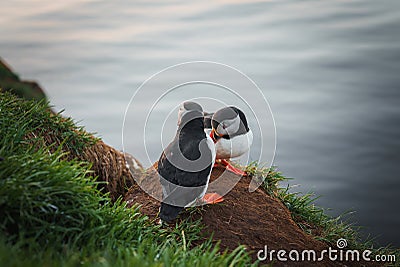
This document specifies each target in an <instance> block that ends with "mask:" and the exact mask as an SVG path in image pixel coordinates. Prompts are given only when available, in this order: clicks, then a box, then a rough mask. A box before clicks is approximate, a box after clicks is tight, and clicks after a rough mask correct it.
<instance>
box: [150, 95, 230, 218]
mask: <svg viewBox="0 0 400 267" xmlns="http://www.w3.org/2000/svg"><path fill="white" fill-rule="evenodd" d="M214 163H215V145H214V142H213V140H212V139H211V138H210V137H209V136H208V135H207V134H206V133H205V132H204V116H203V109H202V107H201V106H200V105H199V104H197V103H195V102H189V101H187V102H184V103H182V104H181V105H180V108H179V112H178V130H177V133H176V135H175V138H174V140H173V141H172V142H171V143H170V144H169V145H168V146H167V148H165V150H164V151H163V153H162V154H161V157H160V159H159V161H158V174H159V177H160V182H161V186H162V193H163V200H162V202H161V207H160V213H159V217H160V219H161V221H164V222H169V221H172V220H174V219H175V218H176V217H177V216H178V214H179V213H180V212H181V211H182V210H183V209H184V208H185V207H190V206H192V205H193V204H195V203H196V202H197V201H202V202H204V203H207V204H214V203H218V202H221V201H223V198H222V197H221V196H220V195H218V194H216V193H208V194H205V193H206V191H207V188H208V183H209V181H210V176H211V170H212V167H213V165H214Z"/></svg>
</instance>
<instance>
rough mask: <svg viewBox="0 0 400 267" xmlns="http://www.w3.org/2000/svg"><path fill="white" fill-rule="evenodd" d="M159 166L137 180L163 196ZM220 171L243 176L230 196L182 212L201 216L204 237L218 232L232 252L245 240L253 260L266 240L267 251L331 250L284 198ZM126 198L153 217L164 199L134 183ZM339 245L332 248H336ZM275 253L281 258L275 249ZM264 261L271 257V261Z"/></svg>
mask: <svg viewBox="0 0 400 267" xmlns="http://www.w3.org/2000/svg"><path fill="white" fill-rule="evenodd" d="M155 167H156V165H155V166H153V167H152V168H149V169H148V170H147V171H146V172H145V174H144V175H143V176H142V177H141V178H140V179H139V180H138V183H139V184H141V185H142V186H145V188H147V189H149V190H148V191H151V192H152V193H155V194H156V195H157V194H158V195H159V194H160V193H161V190H160V184H159V178H158V176H157V172H156V168H155ZM221 174H223V175H226V177H227V178H228V179H229V178H231V180H233V181H238V183H237V184H236V186H235V187H234V188H233V190H232V191H230V192H229V193H228V194H227V195H225V196H224V199H225V201H224V202H222V203H219V204H215V205H207V206H204V207H202V208H199V209H198V212H196V213H194V215H193V213H189V212H184V213H182V214H181V215H180V217H181V218H186V217H188V216H192V217H193V219H201V222H202V224H203V225H204V229H203V231H202V233H203V234H204V240H206V239H208V238H209V237H210V236H211V235H212V234H213V241H214V242H220V247H221V249H222V250H224V249H228V250H230V251H231V250H234V249H235V248H236V247H237V246H238V245H244V246H245V247H246V249H247V250H248V251H249V252H250V253H251V256H252V258H253V259H254V260H256V259H257V254H256V253H257V252H258V251H259V250H260V249H263V248H264V246H265V245H267V246H268V251H271V250H275V251H278V250H280V249H284V250H286V251H290V250H292V249H295V250H297V251H300V253H301V251H303V250H306V249H313V250H315V251H318V252H321V251H322V250H324V249H328V245H327V244H326V243H323V242H321V241H318V240H316V239H314V238H313V237H312V236H310V235H308V234H306V233H305V232H304V231H302V230H301V229H300V228H299V227H298V225H297V224H296V223H295V222H294V221H293V219H292V217H291V214H290V212H289V210H288V209H287V208H286V206H285V205H283V203H282V202H281V201H279V200H277V199H275V198H272V197H271V196H269V195H268V194H266V193H265V192H264V191H263V190H262V189H257V190H256V191H254V192H252V193H250V192H249V189H248V186H249V183H250V180H251V179H250V178H249V177H243V178H242V179H238V176H236V175H235V174H232V173H227V172H224V169H223V167H216V168H214V169H213V172H212V177H211V181H215V180H216V179H218V178H219V177H220V176H221ZM208 192H217V193H220V192H219V191H218V186H217V187H216V186H211V187H210V188H209V190H208ZM159 196H160V195H159ZM124 200H125V201H126V202H127V203H128V206H132V205H133V204H135V203H139V204H140V205H141V207H140V210H141V212H142V213H144V214H146V215H148V216H149V218H150V220H153V219H154V220H155V219H156V217H157V213H158V209H159V206H160V203H159V202H158V201H157V200H156V199H154V198H153V197H151V196H149V194H147V193H146V192H144V191H143V190H142V189H141V187H139V186H138V185H135V186H133V187H131V188H130V190H129V191H128V193H127V194H126V195H125V198H124ZM178 220H179V219H178ZM200 242H201V241H199V243H200ZM335 248H336V247H332V249H335ZM317 255H319V254H317ZM286 257H287V254H286ZM273 258H274V259H276V252H275V254H274V257H273ZM325 258H327V257H325ZM262 263H265V264H267V263H270V262H269V261H268V260H266V261H263V262H262ZM273 266H361V265H360V263H356V264H354V265H352V264H348V263H346V264H342V263H340V262H331V261H329V260H327V259H325V260H324V261H322V262H274V264H273Z"/></svg>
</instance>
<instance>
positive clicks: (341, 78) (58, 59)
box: [0, 0, 400, 247]
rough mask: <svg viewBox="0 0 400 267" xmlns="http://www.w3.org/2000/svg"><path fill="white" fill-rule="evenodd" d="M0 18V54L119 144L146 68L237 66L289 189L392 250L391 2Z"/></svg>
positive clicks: (85, 9) (399, 183) (397, 22)
mask: <svg viewBox="0 0 400 267" xmlns="http://www.w3.org/2000/svg"><path fill="white" fill-rule="evenodd" d="M1 10H2V15H1V16H0V36H1V38H0V56H1V57H3V58H4V59H5V60H6V61H7V62H8V63H9V64H10V65H11V66H13V68H14V69H15V70H16V71H17V72H18V73H19V74H20V76H21V77H22V78H24V79H35V80H37V81H39V83H40V84H41V85H42V87H44V88H45V91H46V94H47V95H48V97H49V99H50V101H51V103H52V104H53V105H55V110H57V111H59V110H62V109H65V112H64V114H65V115H68V116H71V117H73V118H74V119H76V120H78V121H80V124H81V125H84V126H85V127H86V129H87V130H88V131H92V132H97V133H98V136H100V137H102V138H103V139H104V140H105V142H107V143H108V144H110V145H112V146H114V147H116V148H118V149H122V145H121V143H122V140H121V128H122V122H123V117H124V112H125V108H126V105H127V104H128V101H129V99H130V98H131V96H132V95H133V93H134V92H135V90H136V89H137V88H138V87H139V86H140V84H141V83H142V82H143V81H145V80H146V79H147V78H149V77H150V76H151V75H153V74H154V73H156V72H158V71H160V70H162V69H164V68H166V67H168V66H171V65H174V64H178V63H181V62H186V61H194V60H209V61H216V62H221V63H224V64H228V65H230V66H233V67H235V68H237V69H239V70H241V71H242V72H244V73H245V74H247V75H248V76H249V77H250V78H252V79H253V80H254V81H255V82H256V83H257V85H258V86H259V87H260V89H261V90H262V92H263V93H264V95H265V96H266V98H267V100H268V101H269V104H270V106H271V109H272V112H273V114H274V117H275V123H276V129H277V150H276V155H275V160H274V165H276V166H278V167H279V169H280V170H281V171H282V172H283V173H284V175H286V176H288V177H293V178H294V180H292V181H290V184H300V185H301V186H300V187H298V188H295V190H297V191H301V192H308V191H313V192H315V193H316V195H321V197H320V198H319V199H317V200H316V203H317V204H318V205H320V206H322V207H325V208H331V209H332V210H330V211H328V212H329V213H330V214H332V215H339V214H343V213H345V212H348V211H356V212H355V213H354V214H353V215H352V216H351V217H350V220H351V221H352V222H354V223H355V224H356V225H361V226H363V227H364V230H363V232H364V234H365V235H367V234H371V236H372V237H376V240H377V242H378V243H379V244H381V245H387V244H393V245H395V246H396V247H399V246H400V231H399V230H398V226H399V225H400V214H399V212H398V211H399V208H398V203H400V189H399V187H400V180H399V172H400V138H399V137H400V1H398V0H382V1H373V0H365V1H360V0H354V1H347V0H332V1H255V0H249V1H238V0H237V1H213V2H208V3H206V2H204V1H168V3H167V2H165V1H160V2H157V1H134V2H132V1H118V2H117V1H76V0H71V1H48V0H45V1H14V0H11V1H6V2H4V3H2V7H1ZM149 93H151V92H149ZM146 112H147V110H140V108H139V110H137V114H138V116H145V114H146ZM130 123H132V124H133V127H134V124H135V123H134V121H132V120H131V121H130ZM148 134H149V135H148V136H147V138H149V139H150V140H151V139H152V138H159V133H157V132H153V133H152V132H150V133H148ZM151 153H153V154H155V155H156V156H158V155H159V154H160V153H161V151H157V150H156V151H153V152H151ZM132 154H134V155H135V152H134V148H133V151H132ZM139 160H144V159H143V158H140V157H139Z"/></svg>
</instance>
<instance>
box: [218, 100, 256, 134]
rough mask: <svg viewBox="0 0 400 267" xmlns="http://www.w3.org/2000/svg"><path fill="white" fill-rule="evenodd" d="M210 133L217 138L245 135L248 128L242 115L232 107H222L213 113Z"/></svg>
mask: <svg viewBox="0 0 400 267" xmlns="http://www.w3.org/2000/svg"><path fill="white" fill-rule="evenodd" d="M211 126H212V131H213V132H214V133H215V134H216V135H217V136H219V137H222V136H234V135H235V134H238V133H246V132H247V131H248V130H249V128H248V126H247V120H246V116H245V115H244V113H243V112H242V111H241V110H240V109H238V108H236V107H233V106H230V107H224V108H221V109H219V110H218V111H217V112H215V113H214V115H213V117H212V121H211Z"/></svg>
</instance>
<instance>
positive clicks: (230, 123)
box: [215, 115, 240, 136]
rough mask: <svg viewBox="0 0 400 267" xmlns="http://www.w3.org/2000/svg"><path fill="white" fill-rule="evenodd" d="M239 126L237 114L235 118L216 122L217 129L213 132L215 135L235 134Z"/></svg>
mask: <svg viewBox="0 0 400 267" xmlns="http://www.w3.org/2000/svg"><path fill="white" fill-rule="evenodd" d="M239 127H240V117H239V115H237V116H236V117H235V118H233V119H230V120H223V121H221V122H220V123H219V124H218V127H217V129H215V132H216V133H217V135H219V136H222V135H233V134H235V133H236V132H237V131H238V130H239Z"/></svg>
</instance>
